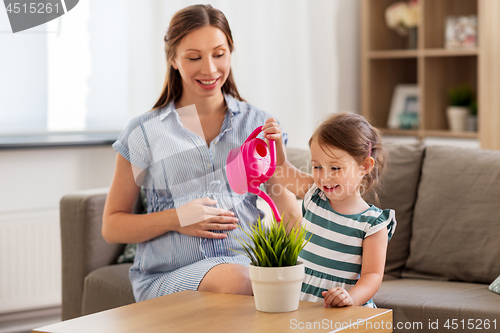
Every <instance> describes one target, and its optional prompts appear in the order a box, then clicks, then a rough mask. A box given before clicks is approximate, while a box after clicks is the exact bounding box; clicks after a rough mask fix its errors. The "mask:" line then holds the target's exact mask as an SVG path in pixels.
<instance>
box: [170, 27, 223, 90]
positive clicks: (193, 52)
mask: <svg viewBox="0 0 500 333" xmlns="http://www.w3.org/2000/svg"><path fill="white" fill-rule="evenodd" d="M171 63H172V66H173V67H174V68H175V69H178V70H179V73H180V74H181V77H182V88H183V93H186V94H188V95H190V96H193V97H209V96H213V95H215V94H220V93H221V88H222V85H223V84H224V82H226V79H227V77H228V75H229V72H230V70H231V53H230V52H229V46H228V44H227V39H226V35H225V34H224V33H223V32H222V31H221V30H219V29H218V28H215V27H212V26H205V27H203V28H200V29H197V30H194V31H192V32H190V33H189V34H187V35H186V36H185V37H184V38H183V39H182V40H181V42H180V43H179V46H178V47H177V52H176V56H175V58H174V59H172V62H171Z"/></svg>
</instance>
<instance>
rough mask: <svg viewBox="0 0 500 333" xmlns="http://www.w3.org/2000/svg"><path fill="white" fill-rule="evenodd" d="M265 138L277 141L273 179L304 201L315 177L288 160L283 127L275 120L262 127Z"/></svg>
mask: <svg viewBox="0 0 500 333" xmlns="http://www.w3.org/2000/svg"><path fill="white" fill-rule="evenodd" d="M262 130H263V131H264V137H265V138H266V139H272V140H275V141H276V171H274V175H273V177H272V178H273V179H274V181H275V182H276V183H278V184H280V185H282V186H284V187H285V188H286V189H288V190H289V191H290V192H292V193H293V194H295V195H296V196H297V197H299V198H301V199H303V198H304V196H305V194H306V193H307V191H309V189H310V188H311V186H313V184H314V180H313V177H312V176H311V175H310V174H308V173H306V172H303V171H300V170H299V169H297V168H296V167H294V166H293V165H292V164H291V163H290V162H288V160H287V159H286V153H285V147H284V145H283V143H282V133H281V127H280V126H279V125H278V122H277V121H275V120H274V119H273V118H269V119H268V120H266V123H265V124H264V126H263V127H262Z"/></svg>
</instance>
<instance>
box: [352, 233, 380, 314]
mask: <svg viewBox="0 0 500 333" xmlns="http://www.w3.org/2000/svg"><path fill="white" fill-rule="evenodd" d="M387 238H388V236H387V229H386V228H383V229H382V230H380V231H378V232H376V233H375V234H373V235H370V236H368V237H366V238H365V240H364V241H363V263H362V266H361V276H360V278H359V280H358V282H356V285H355V286H354V287H352V289H351V290H349V294H350V295H351V297H352V300H353V305H363V304H365V303H366V302H368V301H369V300H370V299H371V298H372V297H373V296H374V295H375V293H376V292H377V291H378V289H379V288H380V284H381V283H382V279H383V278H384V267H385V257H386V253H387V242H388V239H387Z"/></svg>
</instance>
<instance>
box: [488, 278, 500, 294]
mask: <svg viewBox="0 0 500 333" xmlns="http://www.w3.org/2000/svg"><path fill="white" fill-rule="evenodd" d="M488 290H489V291H492V292H494V293H497V294H499V295H500V276H499V277H497V278H496V280H495V281H493V282H492V283H491V284H490V286H489V287H488Z"/></svg>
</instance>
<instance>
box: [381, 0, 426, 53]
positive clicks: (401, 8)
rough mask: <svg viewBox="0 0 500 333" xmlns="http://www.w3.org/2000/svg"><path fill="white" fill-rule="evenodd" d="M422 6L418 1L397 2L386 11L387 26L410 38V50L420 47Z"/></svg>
mask: <svg viewBox="0 0 500 333" xmlns="http://www.w3.org/2000/svg"><path fill="white" fill-rule="evenodd" d="M419 17H420V5H419V3H418V0H412V1H409V2H396V3H393V4H392V5H390V6H389V7H387V9H386V10H385V22H386V24H387V26H388V27H389V28H390V29H392V30H394V31H396V33H397V34H398V35H400V36H406V37H408V38H407V40H408V48H409V49H416V48H417V45H418V21H419Z"/></svg>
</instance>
